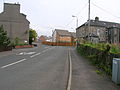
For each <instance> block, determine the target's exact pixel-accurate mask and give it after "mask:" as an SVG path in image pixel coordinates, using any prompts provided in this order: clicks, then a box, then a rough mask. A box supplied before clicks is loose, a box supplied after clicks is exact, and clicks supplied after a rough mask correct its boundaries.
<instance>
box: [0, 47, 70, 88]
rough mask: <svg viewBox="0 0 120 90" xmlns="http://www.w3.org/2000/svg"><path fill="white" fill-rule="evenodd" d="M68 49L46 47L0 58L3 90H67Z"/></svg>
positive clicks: (0, 77) (0, 76) (25, 50)
mask: <svg viewBox="0 0 120 90" xmlns="http://www.w3.org/2000/svg"><path fill="white" fill-rule="evenodd" d="M68 49H69V48H68V47H52V46H44V45H42V46H41V47H39V48H32V49H23V50H18V51H16V52H13V53H11V54H8V55H3V56H0V90H66V85H67V79H68V72H69V71H68V70H69V69H68Z"/></svg>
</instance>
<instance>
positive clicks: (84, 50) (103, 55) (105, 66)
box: [77, 44, 112, 76]
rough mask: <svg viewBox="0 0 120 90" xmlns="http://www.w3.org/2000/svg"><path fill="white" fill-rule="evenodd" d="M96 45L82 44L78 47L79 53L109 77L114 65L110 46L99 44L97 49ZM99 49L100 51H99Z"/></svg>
mask: <svg viewBox="0 0 120 90" xmlns="http://www.w3.org/2000/svg"><path fill="white" fill-rule="evenodd" d="M96 46H97V45H96V44H84V45H83V44H81V45H80V46H78V47H77V52H78V53H79V54H80V55H82V56H84V57H86V58H88V59H89V61H90V62H91V63H92V64H93V65H95V66H96V67H98V68H99V69H101V70H102V71H104V72H105V73H106V74H107V75H110V76H111V75H112V68H111V67H112V63H111V59H110V58H109V51H108V50H107V49H108V46H107V45H104V44H99V45H98V46H97V48H95V47H96ZM98 48H99V49H98Z"/></svg>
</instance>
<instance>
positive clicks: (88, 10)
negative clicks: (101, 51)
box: [88, 0, 90, 39]
mask: <svg viewBox="0 0 120 90" xmlns="http://www.w3.org/2000/svg"><path fill="white" fill-rule="evenodd" d="M88 3H89V4H88V39H89V32H90V0H89V1H88Z"/></svg>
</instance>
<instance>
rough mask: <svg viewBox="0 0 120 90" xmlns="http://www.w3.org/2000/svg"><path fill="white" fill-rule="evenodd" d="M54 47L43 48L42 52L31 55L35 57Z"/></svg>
mask: <svg viewBox="0 0 120 90" xmlns="http://www.w3.org/2000/svg"><path fill="white" fill-rule="evenodd" d="M53 48H54V47H52V48H47V49H45V50H43V51H42V52H41V53H36V54H34V55H32V56H30V57H31V58H33V57H35V56H38V55H40V54H42V53H44V52H46V51H48V50H50V49H53Z"/></svg>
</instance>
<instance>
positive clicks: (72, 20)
mask: <svg viewBox="0 0 120 90" xmlns="http://www.w3.org/2000/svg"><path fill="white" fill-rule="evenodd" d="M87 4H88V3H86V4H85V5H84V7H83V8H82V9H81V10H80V12H78V13H77V14H76V15H77V16H78V15H80V14H81V13H82V11H83V10H84V9H85V8H86V6H87ZM73 20H74V19H72V20H71V21H70V22H68V23H67V24H66V25H65V26H69V25H70V24H71V23H72V21H73Z"/></svg>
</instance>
